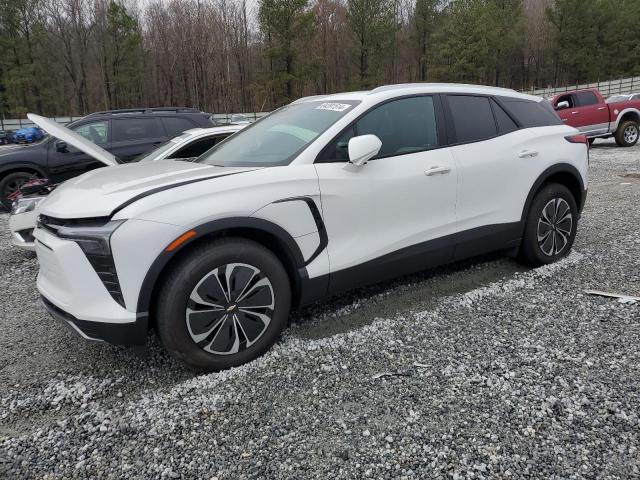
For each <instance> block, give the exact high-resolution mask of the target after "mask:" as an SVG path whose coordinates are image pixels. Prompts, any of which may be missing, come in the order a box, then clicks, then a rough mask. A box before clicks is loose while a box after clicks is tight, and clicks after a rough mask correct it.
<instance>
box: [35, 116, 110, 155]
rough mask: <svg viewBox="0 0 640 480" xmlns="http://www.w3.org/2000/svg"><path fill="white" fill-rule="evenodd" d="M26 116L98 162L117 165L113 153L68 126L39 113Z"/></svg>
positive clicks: (50, 133)
mask: <svg viewBox="0 0 640 480" xmlns="http://www.w3.org/2000/svg"><path fill="white" fill-rule="evenodd" d="M27 118H28V119H29V120H31V121H32V122H33V123H35V124H36V125H38V126H39V127H40V128H41V129H43V130H44V131H45V132H47V133H48V134H49V135H51V136H53V137H56V138H57V139H58V140H62V141H63V142H67V143H68V144H69V145H71V146H73V147H75V148H77V149H78V150H80V151H82V152H84V153H86V154H87V155H89V156H90V157H93V158H95V159H96V160H98V161H99V162H102V163H104V164H105V165H118V160H117V159H116V157H115V156H114V155H113V154H111V153H109V152H107V151H106V150H105V149H104V148H102V147H99V146H98V145H96V144H95V143H93V142H91V141H89V140H87V139H86V138H84V137H82V136H80V135H78V134H77V133H76V132H73V131H71V130H69V129H68V128H66V127H64V126H62V125H60V124H59V123H57V122H55V121H54V120H51V119H50V118H45V117H41V116H40V115H36V114H35V113H28V114H27Z"/></svg>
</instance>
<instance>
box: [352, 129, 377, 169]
mask: <svg viewBox="0 0 640 480" xmlns="http://www.w3.org/2000/svg"><path fill="white" fill-rule="evenodd" d="M380 148H382V142H381V141H380V139H379V138H378V137H376V136H375V135H360V136H359V137H353V138H352V139H351V140H349V162H351V163H352V164H353V165H356V166H358V167H359V166H360V165H364V164H365V163H367V162H368V161H369V160H371V159H372V158H373V157H375V156H376V155H377V154H378V152H379V151H380Z"/></svg>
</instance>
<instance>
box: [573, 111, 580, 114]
mask: <svg viewBox="0 0 640 480" xmlns="http://www.w3.org/2000/svg"><path fill="white" fill-rule="evenodd" d="M579 113H580V112H576V111H573V112H571V115H577V114H579Z"/></svg>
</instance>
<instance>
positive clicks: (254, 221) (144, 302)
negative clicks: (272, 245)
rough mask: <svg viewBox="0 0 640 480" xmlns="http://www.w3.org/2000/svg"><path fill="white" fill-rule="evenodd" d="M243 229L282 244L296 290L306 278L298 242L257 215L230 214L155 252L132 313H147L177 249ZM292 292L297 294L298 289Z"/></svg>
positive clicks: (282, 229)
mask: <svg viewBox="0 0 640 480" xmlns="http://www.w3.org/2000/svg"><path fill="white" fill-rule="evenodd" d="M243 228H244V229H252V230H257V231H262V232H264V233H267V234H269V235H271V236H273V237H275V238H276V239H277V240H278V241H280V242H281V243H282V245H283V246H284V247H285V250H286V254H287V255H290V258H289V260H290V261H291V262H292V263H293V265H294V266H295V275H297V277H298V278H297V279H295V280H296V281H297V282H298V285H297V286H296V285H294V288H297V289H300V284H302V283H303V282H305V280H306V279H308V274H307V269H306V263H305V260H304V256H303V255H302V252H301V250H300V247H298V244H297V243H296V241H295V239H294V238H293V237H292V236H291V235H290V234H289V232H287V231H286V230H285V229H284V228H282V227H281V226H279V225H276V224H275V223H273V222H270V221H268V220H264V219H261V218H255V217H230V218H224V219H219V220H213V221H211V222H207V223H204V224H202V225H200V226H198V227H195V228H193V229H191V230H194V231H195V232H196V235H194V236H193V237H191V238H190V239H188V240H187V241H185V242H184V243H182V244H181V245H180V246H179V247H178V248H176V249H174V250H172V251H170V252H168V251H166V250H163V251H162V253H160V255H158V257H157V258H156V259H155V261H154V262H153V263H152V264H151V267H150V268H149V270H148V271H147V274H146V275H145V278H144V280H143V281H142V285H141V287H140V291H139V293H138V301H137V305H136V312H137V313H138V315H145V316H148V315H149V309H150V307H151V303H152V301H153V298H152V297H153V292H154V290H155V288H156V286H157V283H158V280H159V279H160V276H161V275H162V272H163V271H164V269H165V267H166V266H167V265H168V264H169V262H170V261H171V260H172V259H173V258H175V256H176V255H177V254H178V253H179V252H181V251H183V250H184V249H185V248H187V247H188V246H189V245H192V244H193V243H194V242H196V241H198V240H200V239H202V238H203V237H205V236H208V235H211V234H214V233H216V232H223V231H225V230H231V229H243ZM296 293H297V294H299V293H300V292H296Z"/></svg>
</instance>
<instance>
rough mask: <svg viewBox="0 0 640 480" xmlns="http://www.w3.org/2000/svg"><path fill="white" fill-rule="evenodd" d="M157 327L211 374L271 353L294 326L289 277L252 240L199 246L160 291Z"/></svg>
mask: <svg viewBox="0 0 640 480" xmlns="http://www.w3.org/2000/svg"><path fill="white" fill-rule="evenodd" d="M157 298H158V300H157V311H156V314H157V320H156V326H157V333H158V336H159V337H160V341H161V342H162V344H163V345H164V346H165V348H166V349H167V350H168V351H169V352H170V353H171V354H172V355H173V356H174V357H176V358H178V359H179V360H180V361H181V362H182V363H184V364H185V365H186V366H188V367H189V368H191V369H193V370H196V371H201V372H207V371H218V370H225V369H227V368H231V367H236V366H238V365H242V364H243V363H247V362H249V361H251V360H254V359H255V358H257V357H259V356H260V355H262V354H263V353H265V352H266V351H267V350H268V349H269V348H270V347H271V346H272V345H273V344H274V343H275V342H276V341H277V339H278V337H279V336H280V333H281V331H282V330H283V329H284V328H285V326H286V325H287V320H288V317H289V310H290V308H291V287H290V282H289V277H288V275H287V272H286V271H285V269H284V267H283V266H282V264H281V263H280V261H279V260H278V259H277V257H276V256H275V255H274V254H273V253H272V252H271V251H269V250H267V249H266V248H264V247H262V246H261V245H260V244H258V243H255V242H252V241H250V240H247V239H244V238H231V237H230V238H224V239H218V240H212V241H207V242H205V243H202V244H200V245H198V246H196V247H195V248H194V249H193V250H191V251H190V252H188V253H187V254H186V255H185V256H184V257H182V258H181V259H180V260H179V261H178V262H177V263H176V264H175V265H174V266H172V267H171V270H170V271H169V273H168V275H167V276H166V278H165V281H164V283H163V285H162V286H161V288H160V290H159V292H158V297H157Z"/></svg>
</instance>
